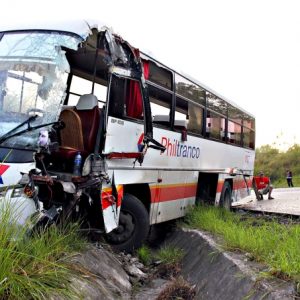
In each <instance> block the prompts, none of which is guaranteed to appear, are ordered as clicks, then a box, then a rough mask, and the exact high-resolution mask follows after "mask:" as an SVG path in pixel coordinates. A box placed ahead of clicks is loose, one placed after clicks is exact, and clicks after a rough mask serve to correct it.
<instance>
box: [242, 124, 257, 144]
mask: <svg viewBox="0 0 300 300" xmlns="http://www.w3.org/2000/svg"><path fill="white" fill-rule="evenodd" d="M254 137H255V135H254V131H253V130H251V129H249V128H247V127H243V146H244V147H247V148H251V149H254Z"/></svg>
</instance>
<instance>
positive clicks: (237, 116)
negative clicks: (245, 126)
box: [228, 104, 243, 124]
mask: <svg viewBox="0 0 300 300" xmlns="http://www.w3.org/2000/svg"><path fill="white" fill-rule="evenodd" d="M228 118H229V119H231V120H232V121H234V122H235V123H239V124H242V118H243V112H242V111H240V110H239V109H238V108H236V107H233V106H232V105H230V104H228Z"/></svg>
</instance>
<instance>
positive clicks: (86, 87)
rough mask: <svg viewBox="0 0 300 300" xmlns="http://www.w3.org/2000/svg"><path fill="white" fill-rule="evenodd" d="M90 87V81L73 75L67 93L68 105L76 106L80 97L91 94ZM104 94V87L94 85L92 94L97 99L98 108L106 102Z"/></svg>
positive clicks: (105, 88)
mask: <svg viewBox="0 0 300 300" xmlns="http://www.w3.org/2000/svg"><path fill="white" fill-rule="evenodd" d="M92 86H93V83H92V81H89V80H87V79H84V78H81V77H78V76H75V75H73V76H72V81H71V87H70V91H69V99H68V105H70V106H76V104H77V102H78V100H79V97H80V96H81V95H85V94H91V93H92ZM106 93H107V87H106V86H105V85H102V84H98V83H95V85H94V93H93V94H94V95H95V96H96V97H97V98H98V99H99V104H98V106H99V107H100V108H102V107H103V105H104V103H105V101H106Z"/></svg>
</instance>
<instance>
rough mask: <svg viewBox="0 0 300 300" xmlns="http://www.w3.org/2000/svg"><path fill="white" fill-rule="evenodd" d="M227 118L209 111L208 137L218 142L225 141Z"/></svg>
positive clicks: (207, 119) (207, 122) (207, 120)
mask: <svg viewBox="0 0 300 300" xmlns="http://www.w3.org/2000/svg"><path fill="white" fill-rule="evenodd" d="M224 132H225V118H224V117H223V116H221V115H219V114H217V113H214V112H212V111H209V110H208V111H207V118H206V137H208V138H211V139H217V140H224V139H225V137H224Z"/></svg>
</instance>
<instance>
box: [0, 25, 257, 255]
mask: <svg viewBox="0 0 300 300" xmlns="http://www.w3.org/2000/svg"><path fill="white" fill-rule="evenodd" d="M254 139H255V120H254V117H253V116H252V115H250V114H249V113H247V112H245V111H244V110H242V109H240V108H239V107H237V106H236V105H235V104H233V103H232V102H230V101H228V100H226V99H225V98H224V97H222V96H220V95H218V94H217V93H215V92H214V91H212V90H211V89H209V88H207V87H205V86H204V85H202V84H200V83H198V82H197V81H196V80H194V79H191V78H189V77H188V76H186V75H183V74H179V73H178V72H176V71H174V70H172V69H171V68H169V67H167V66H165V65H163V64H162V63H160V62H158V61H157V60H155V59H153V58H152V57H150V56H148V55H147V54H144V53H141V52H140V51H139V50H138V49H137V48H135V47H133V46H132V45H130V44H129V43H128V42H127V41H125V40H123V38H122V37H120V36H118V35H116V34H114V33H113V32H112V30H111V29H109V28H107V27H101V28H99V27H97V26H92V25H88V24H87V23H85V22H84V23H80V22H79V23H76V24H75V23H72V24H70V25H68V26H65V25H64V27H61V26H59V25H54V26H52V27H51V26H50V27H47V28H34V29H22V30H9V31H3V32H1V33H0V154H1V157H0V159H1V163H0V170H2V171H3V170H4V169H6V170H5V171H8V168H10V166H13V165H17V164H18V163H28V165H27V167H28V168H27V169H28V172H27V173H26V172H25V173H23V176H22V178H21V180H20V181H19V184H18V185H17V186H16V187H15V188H14V189H11V190H10V194H9V196H10V198H11V199H14V198H22V199H24V197H25V198H26V199H27V200H26V201H28V203H29V202H30V203H31V207H32V209H31V212H32V214H35V215H37V214H38V216H39V217H38V222H39V224H46V223H49V222H59V221H61V220H64V219H67V218H71V219H77V220H84V222H82V224H83V226H86V228H87V229H89V230H97V231H101V230H103V231H104V233H105V237H106V239H107V240H108V241H109V242H110V243H111V244H112V245H114V247H116V248H118V249H121V250H127V251H131V250H132V249H134V248H137V247H139V246H141V244H142V243H143V242H144V241H145V239H146V238H147V236H148V233H149V229H150V226H151V225H154V224H157V223H162V222H165V221H168V220H172V219H176V218H180V217H183V216H184V215H185V213H186V211H187V207H188V206H193V205H195V204H196V203H198V202H200V201H202V202H205V203H213V204H215V205H220V206H223V207H227V208H230V206H231V204H232V202H235V201H238V200H240V199H241V198H243V197H245V196H247V195H249V188H250V185H251V180H252V176H253V165H254V144H255V140H254ZM33 159H34V166H33V165H32V161H33ZM29 167H30V168H29ZM12 169H13V168H12ZM18 171H19V170H17V169H14V172H15V175H14V176H15V178H17V176H18V175H19V174H18ZM2 176H3V174H2ZM3 178H4V177H3ZM1 184H2V186H4V181H3V182H0V187H1ZM2 194H3V191H2ZM24 203H25V202H24ZM32 203H34V205H32ZM27 216H28V218H29V217H30V212H27ZM27 216H26V217H27Z"/></svg>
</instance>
